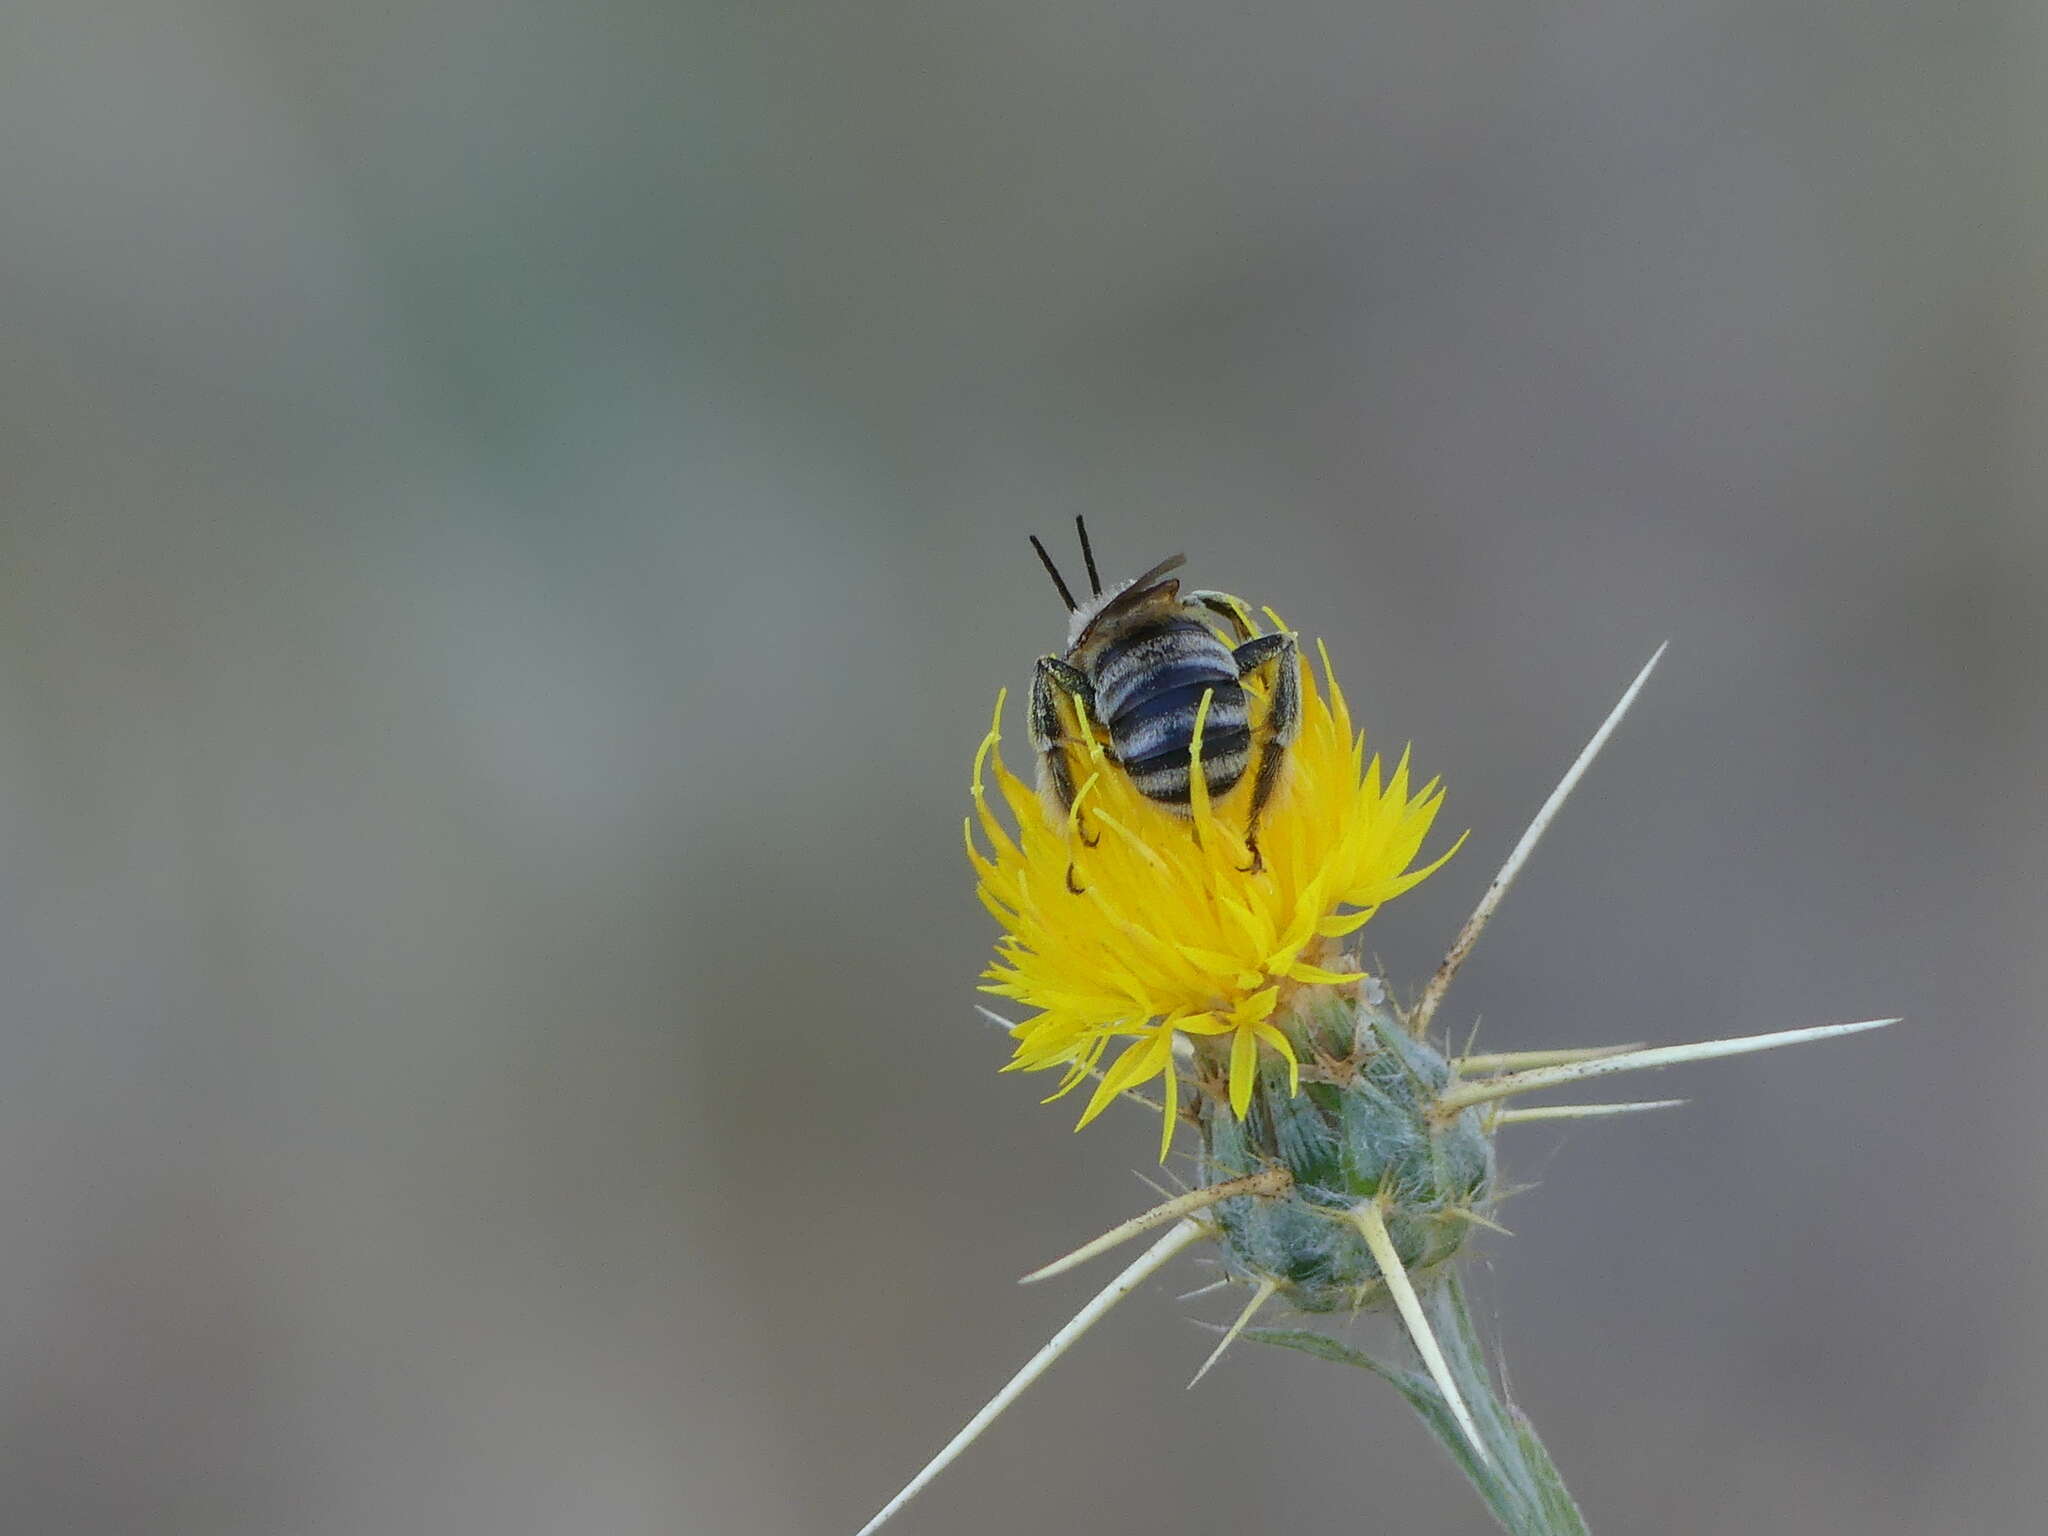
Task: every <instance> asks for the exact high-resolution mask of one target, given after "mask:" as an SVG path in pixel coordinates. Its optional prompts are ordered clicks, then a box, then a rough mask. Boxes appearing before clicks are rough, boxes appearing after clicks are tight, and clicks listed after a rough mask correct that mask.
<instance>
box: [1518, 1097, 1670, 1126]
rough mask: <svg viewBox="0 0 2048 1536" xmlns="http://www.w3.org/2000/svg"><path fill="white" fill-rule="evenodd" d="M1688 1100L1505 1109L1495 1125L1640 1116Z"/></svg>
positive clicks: (1546, 1105) (1553, 1105) (1649, 1100)
mask: <svg viewBox="0 0 2048 1536" xmlns="http://www.w3.org/2000/svg"><path fill="white" fill-rule="evenodd" d="M1689 1102H1690V1100H1687V1099H1643V1100H1640V1101H1638V1102H1637V1103H1634V1104H1545V1105H1544V1106H1543V1107H1542V1108H1540V1109H1503V1110H1500V1111H1499V1112H1498V1113H1496V1114H1495V1115H1494V1117H1493V1123H1494V1124H1495V1125H1520V1124H1521V1123H1522V1122H1523V1121H1525V1120H1597V1119H1598V1118H1600V1117H1601V1116H1602V1115H1639V1114H1641V1113H1642V1112H1643V1111H1644V1110H1646V1109H1676V1108H1678V1106H1679V1105H1681V1104H1685V1103H1689Z"/></svg>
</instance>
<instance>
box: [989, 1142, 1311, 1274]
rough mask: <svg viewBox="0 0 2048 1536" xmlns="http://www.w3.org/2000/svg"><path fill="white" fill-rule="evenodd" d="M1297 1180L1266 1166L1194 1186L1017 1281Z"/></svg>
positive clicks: (1065, 1267)
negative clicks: (1222, 1202)
mask: <svg viewBox="0 0 2048 1536" xmlns="http://www.w3.org/2000/svg"><path fill="white" fill-rule="evenodd" d="M1293 1182H1294V1176H1293V1175H1292V1174H1290V1173H1289V1172H1288V1171H1287V1170H1286V1169H1285V1168H1266V1169H1262V1170H1261V1171H1259V1172H1258V1173H1250V1174H1246V1175H1245V1176H1244V1177H1243V1178H1241V1179H1230V1180H1228V1181H1226V1182H1225V1183H1222V1184H1211V1185H1208V1186H1207V1187H1206V1188H1203V1189H1191V1190H1189V1191H1188V1192H1187V1193H1186V1194H1184V1195H1179V1196H1177V1197H1175V1198H1174V1199H1172V1200H1169V1201H1167V1202H1166V1203H1165V1204H1164V1205H1155V1206H1153V1207H1152V1209H1151V1210H1149V1211H1146V1212H1145V1213H1144V1214H1143V1215H1139V1216H1133V1217H1132V1218H1131V1219H1130V1220H1129V1221H1126V1222H1121V1223H1119V1224H1118V1225H1116V1226H1114V1227H1111V1228H1110V1229H1109V1230H1108V1231H1107V1232H1105V1233H1103V1234H1102V1236H1100V1237H1098V1238H1096V1239H1095V1240H1094V1241H1093V1242H1087V1243H1083V1244H1082V1245H1081V1246H1080V1247H1078V1248H1076V1249H1075V1250H1074V1251H1073V1252H1072V1253H1070V1254H1068V1255H1066V1256H1065V1257H1064V1258H1058V1259H1054V1260H1053V1261H1052V1262H1051V1263H1050V1264H1048V1265H1046V1266H1045V1267H1044V1268H1043V1269H1034V1270H1033V1271H1031V1273H1030V1274H1028V1275H1026V1276H1024V1277H1023V1278H1022V1279H1020V1280H1019V1281H1018V1282H1017V1283H1018V1284H1019V1285H1030V1284H1031V1283H1032V1282H1033V1281H1035V1280H1050V1279H1051V1278H1052V1277H1053V1276H1054V1275H1061V1274H1065V1273H1066V1272H1067V1271H1068V1270H1070V1269H1072V1268H1073V1267H1074V1266H1075V1265H1077V1264H1085V1263H1087V1262H1088V1261H1089V1260H1090V1259H1092V1258H1094V1257H1095V1256H1096V1255H1097V1254H1098V1253H1107V1252H1109V1250H1110V1249H1112V1248H1114V1247H1116V1245H1117V1244H1118V1243H1122V1242H1128V1241H1129V1240H1130V1239H1131V1238H1134V1237H1136V1236H1137V1235H1138V1234H1139V1233H1140V1232H1149V1231H1151V1230H1152V1229H1153V1228H1154V1227H1163V1226H1165V1225H1166V1224H1167V1223H1168V1222H1169V1221H1175V1220H1177V1219H1179V1218H1180V1217H1182V1216H1192V1215H1194V1213H1195V1212H1196V1211H1200V1210H1206V1209H1207V1208H1208V1207H1210V1206H1212V1205H1214V1204H1216V1203H1217V1202H1218V1201H1220V1200H1233V1199H1235V1198H1237V1197H1238V1196H1239V1195H1277V1194H1280V1193H1281V1192H1282V1191H1283V1190H1285V1189H1286V1188H1287V1186H1288V1185H1290V1184H1292V1183H1293Z"/></svg>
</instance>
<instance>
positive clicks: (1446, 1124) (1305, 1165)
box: [1196, 986, 1494, 1312]
mask: <svg viewBox="0 0 2048 1536" xmlns="http://www.w3.org/2000/svg"><path fill="white" fill-rule="evenodd" d="M1359 990H1360V991H1362V992H1363V993H1364V995H1363V996H1361V997H1360V998H1359V999H1358V1000H1357V1001H1356V1002H1353V1001H1351V1000H1349V999H1347V998H1345V997H1343V996H1342V995H1340V994H1338V993H1336V992H1335V991H1334V990H1333V989H1327V988H1315V989H1306V990H1305V992H1304V994H1303V995H1302V996H1301V998H1300V999H1299V1004H1300V1005H1299V1006H1298V1007H1297V1008H1296V1009H1295V1010H1292V1018H1291V1019H1290V1023H1292V1025H1293V1026H1294V1027H1293V1029H1291V1030H1290V1033H1298V1034H1299V1035H1300V1036H1301V1037H1302V1038H1303V1039H1304V1041H1305V1043H1306V1045H1307V1047H1308V1049H1305V1050H1304V1051H1303V1052H1302V1054H1303V1057H1304V1065H1303V1067H1302V1073H1301V1078H1302V1082H1301V1091H1300V1092H1299V1093H1298V1094H1294V1095H1290V1094H1289V1093H1288V1091H1287V1087H1288V1084H1287V1077H1286V1074H1285V1072H1284V1071H1272V1070H1269V1071H1267V1072H1265V1073H1263V1074H1262V1075H1261V1077H1260V1080H1259V1083H1258V1086H1257V1088H1256V1090H1255V1091H1254V1093H1253V1095H1252V1100H1251V1105H1250V1107H1249V1111H1248V1112H1247V1114H1246V1115H1245V1116H1244V1118H1243V1119H1242V1120H1240V1119H1238V1118H1237V1117H1236V1116H1235V1115H1233V1114H1232V1113H1231V1112H1230V1108H1229V1106H1228V1105H1227V1104H1224V1103H1221V1102H1219V1101H1217V1100H1216V1099H1215V1098H1213V1097H1210V1096H1202V1097H1200V1098H1199V1099H1198V1100H1197V1105H1196V1115H1197V1119H1198V1121H1199V1124H1200V1128H1201V1133H1202V1169H1201V1173H1200V1178H1199V1182H1200V1183H1202V1184H1215V1183H1220V1182H1222V1181H1224V1180H1227V1179H1234V1178H1239V1177H1242V1176H1244V1175H1246V1174H1251V1173H1256V1172H1258V1171H1259V1170H1260V1169H1262V1168H1268V1167H1273V1166H1276V1165H1277V1166H1279V1167H1283V1168H1285V1169H1286V1170H1287V1171H1288V1172H1289V1173H1290V1174H1291V1175H1292V1176H1293V1184H1292V1186H1291V1187H1290V1188H1289V1189H1288V1190H1287V1191H1286V1192H1285V1193H1283V1194H1281V1195H1277V1196H1268V1197H1252V1196H1246V1197H1240V1198H1237V1199H1232V1200H1225V1201H1223V1202H1221V1203H1220V1204H1219V1205H1217V1207H1216V1208H1215V1218H1216V1221H1217V1224H1218V1226H1219V1227H1220V1228H1221V1230H1222V1235H1223V1248H1224V1251H1225V1254H1226V1256H1227V1257H1226V1263H1227V1264H1228V1266H1229V1268H1230V1269H1231V1271H1232V1273H1233V1274H1234V1275H1236V1276H1237V1277H1239V1278H1242V1279H1244V1280H1247V1281H1249V1282H1251V1283H1253V1284H1260V1283H1267V1282H1270V1283H1272V1284H1275V1285H1277V1286H1278V1288H1279V1293H1280V1295H1281V1296H1282V1297H1283V1298H1285V1299H1286V1300H1288V1301H1290V1302H1292V1303H1293V1305H1294V1306H1295V1307H1297V1308H1299V1309H1300V1310H1302V1311H1305V1312H1330V1311H1336V1310H1340V1309H1352V1308H1356V1307H1358V1306H1360V1305H1369V1304H1370V1303H1372V1302H1373V1301H1375V1300H1377V1299H1383V1298H1384V1296H1385V1290H1384V1287H1383V1286H1382V1284H1381V1275H1380V1267H1379V1265H1378V1264H1377V1263H1376V1262H1374V1259H1373V1256H1372V1254H1371V1252H1370V1251H1369V1250H1368V1248H1367V1246H1366V1242H1365V1239H1364V1236H1363V1235H1362V1233H1361V1231H1360V1228H1359V1226H1358V1224H1357V1222H1356V1220H1355V1219H1354V1217H1353V1215H1352V1212H1353V1211H1354V1210H1355V1209H1356V1208H1357V1207H1359V1206H1360V1205H1362V1204H1366V1203H1373V1204H1376V1205H1377V1207H1378V1209H1379V1212H1380V1214H1381V1215H1382V1217H1383V1218H1384V1219H1385V1222H1386V1225H1387V1230H1388V1232H1389V1234H1390V1235H1391V1236H1392V1239H1393V1243H1394V1248H1395V1251H1396V1252H1397V1253H1398V1254H1399V1255H1400V1258H1401V1262H1402V1264H1403V1265H1404V1266H1405V1267H1406V1268H1407V1270H1408V1272H1409V1274H1410V1275H1411V1276H1412V1277H1414V1278H1416V1279H1417V1280H1418V1281H1419V1280H1420V1279H1421V1278H1422V1277H1423V1276H1424V1275H1426V1274H1427V1273H1428V1272H1429V1271H1430V1270H1431V1269H1433V1268H1434V1267H1436V1266H1438V1265H1441V1264H1443V1263H1444V1262H1445V1261H1446V1260H1448V1259H1450V1258H1451V1257H1452V1256H1453V1255H1454V1254H1456V1253H1457V1252H1458V1250H1459V1249H1460V1247H1462V1246H1463V1244H1464V1242H1465V1239H1466V1237H1467V1236H1468V1235H1469V1234H1470V1232H1471V1230H1472V1226H1473V1219H1472V1218H1473V1216H1474V1214H1475V1213H1478V1212H1481V1211H1483V1209H1484V1207H1485V1206H1486V1205H1487V1204H1488V1203H1489V1201H1490V1200H1491V1198H1492V1195H1493V1191H1494V1155H1493V1140H1492V1137H1491V1135H1490V1134H1489V1132H1488V1130H1487V1127H1486V1123H1485V1116H1484V1111H1483V1110H1481V1109H1478V1108H1473V1109H1467V1110H1464V1111H1462V1112H1460V1113H1456V1114H1451V1115H1445V1114H1443V1113H1442V1112H1441V1111H1440V1110H1438V1109H1437V1096H1438V1095H1439V1094H1441V1093H1442V1092H1443V1090H1444V1089H1445V1087H1446V1086H1447V1085H1448V1084H1449V1082H1450V1080H1451V1067H1450V1063H1449V1062H1448V1061H1446V1060H1445V1059H1444V1057H1443V1056H1442V1055H1440V1054H1439V1053H1438V1052H1437V1051H1436V1050H1435V1049H1433V1048H1432V1047H1431V1046H1429V1045H1428V1044H1426V1043H1424V1042H1422V1041H1419V1040H1417V1039H1415V1038H1414V1037H1413V1036H1411V1035H1410V1034H1409V1033H1408V1031H1407V1029H1406V1028H1405V1027H1404V1026H1403V1024H1402V1022H1401V1020H1400V1018H1399V1017H1398V1016H1397V1015H1396V1014H1395V1012H1394V1010H1393V1009H1392V1007H1391V1006H1390V1005H1389V1004H1388V1003H1387V1001H1386V1000H1385V997H1384V994H1383V993H1381V992H1380V990H1379V989H1378V988H1377V987H1376V986H1367V987H1365V988H1361V989H1359ZM1310 992H1312V993H1313V994H1314V995H1313V996H1311V995H1310ZM1340 1039H1341V1040H1342V1041H1343V1042H1345V1047H1344V1049H1343V1054H1341V1055H1333V1054H1328V1053H1327V1052H1326V1051H1324V1050H1321V1049H1317V1047H1319V1046H1322V1045H1324V1044H1325V1043H1327V1042H1335V1041H1337V1040H1340ZM1309 1061H1314V1062H1316V1063H1317V1064H1316V1065H1314V1066H1310V1065H1308V1064H1307V1063H1308V1062H1309Z"/></svg>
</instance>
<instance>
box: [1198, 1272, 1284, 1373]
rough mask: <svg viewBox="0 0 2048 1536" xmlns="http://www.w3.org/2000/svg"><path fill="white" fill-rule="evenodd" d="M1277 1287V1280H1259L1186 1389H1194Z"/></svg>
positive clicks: (1234, 1341) (1278, 1285)
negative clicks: (1249, 1297) (1235, 1318)
mask: <svg viewBox="0 0 2048 1536" xmlns="http://www.w3.org/2000/svg"><path fill="white" fill-rule="evenodd" d="M1279 1289H1280V1282H1279V1281H1278V1280H1261V1281H1260V1282H1259V1288H1258V1289H1257V1290H1255V1291H1253V1292H1252V1299H1251V1300H1250V1301H1248V1302H1246V1303H1245V1304H1244V1310H1243V1311H1242V1312H1240V1313H1238V1314H1237V1321H1236V1322H1234V1323H1232V1324H1231V1325H1230V1328H1229V1330H1228V1331H1227V1332H1225V1333H1224V1335H1223V1342H1222V1343H1220V1344H1218V1345H1217V1346H1216V1347H1215V1348H1214V1349H1212V1350H1210V1351H1209V1358H1208V1359H1206V1360H1204V1361H1203V1362H1202V1368H1201V1369H1200V1370H1199V1371H1197V1372H1195V1374H1194V1375H1193V1376H1191V1377H1189V1378H1188V1390H1189V1391H1190V1392H1192V1391H1193V1390H1194V1389H1195V1383H1196V1382H1198V1381H1200V1380H1201V1379H1202V1378H1203V1377H1204V1376H1206V1375H1208V1374H1209V1367H1210V1366H1212V1365H1214V1364H1215V1363H1216V1362H1217V1361H1218V1360H1221V1359H1222V1358H1223V1351H1225V1350H1226V1349H1228V1348H1230V1346H1231V1345H1233V1344H1235V1343H1236V1342H1237V1336H1238V1335H1239V1334H1240V1333H1243V1332H1244V1328H1245V1324H1246V1323H1249V1322H1250V1321H1251V1320H1252V1315H1253V1314H1254V1313H1256V1312H1257V1311H1258V1310H1259V1308H1261V1307H1263V1306H1264V1305H1265V1304H1266V1303H1267V1302H1269V1301H1271V1300H1272V1299H1273V1293H1274V1292H1275V1291H1277V1290H1279Z"/></svg>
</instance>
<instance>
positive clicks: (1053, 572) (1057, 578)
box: [1028, 533, 1077, 613]
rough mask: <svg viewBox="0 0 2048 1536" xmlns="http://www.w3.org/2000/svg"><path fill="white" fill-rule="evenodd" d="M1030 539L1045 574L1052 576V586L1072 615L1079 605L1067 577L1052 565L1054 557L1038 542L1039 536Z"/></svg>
mask: <svg viewBox="0 0 2048 1536" xmlns="http://www.w3.org/2000/svg"><path fill="white" fill-rule="evenodd" d="M1028 537H1029V538H1030V540H1031V547H1032V548H1033V549H1035V550H1037V551H1038V558H1039V560H1040V562H1041V563H1043V564H1044V566H1045V574H1046V575H1048V576H1050V577H1051V578H1052V584H1053V585H1054V586H1056V587H1058V588H1059V589H1060V601H1061V602H1063V603H1065V604H1066V605H1067V612H1069V613H1072V612H1073V611H1074V609H1075V607H1076V606H1077V605H1076V604H1075V602H1074V594H1073V593H1071V592H1069V591H1068V590H1067V579H1066V577H1064V576H1062V575H1061V574H1060V568H1059V567H1058V566H1056V565H1054V564H1053V563H1052V556H1051V555H1048V554H1047V553H1046V552H1045V546H1044V545H1043V544H1041V543H1039V542H1038V535H1037V534H1035V533H1034V534H1031V535H1029V536H1028Z"/></svg>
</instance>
